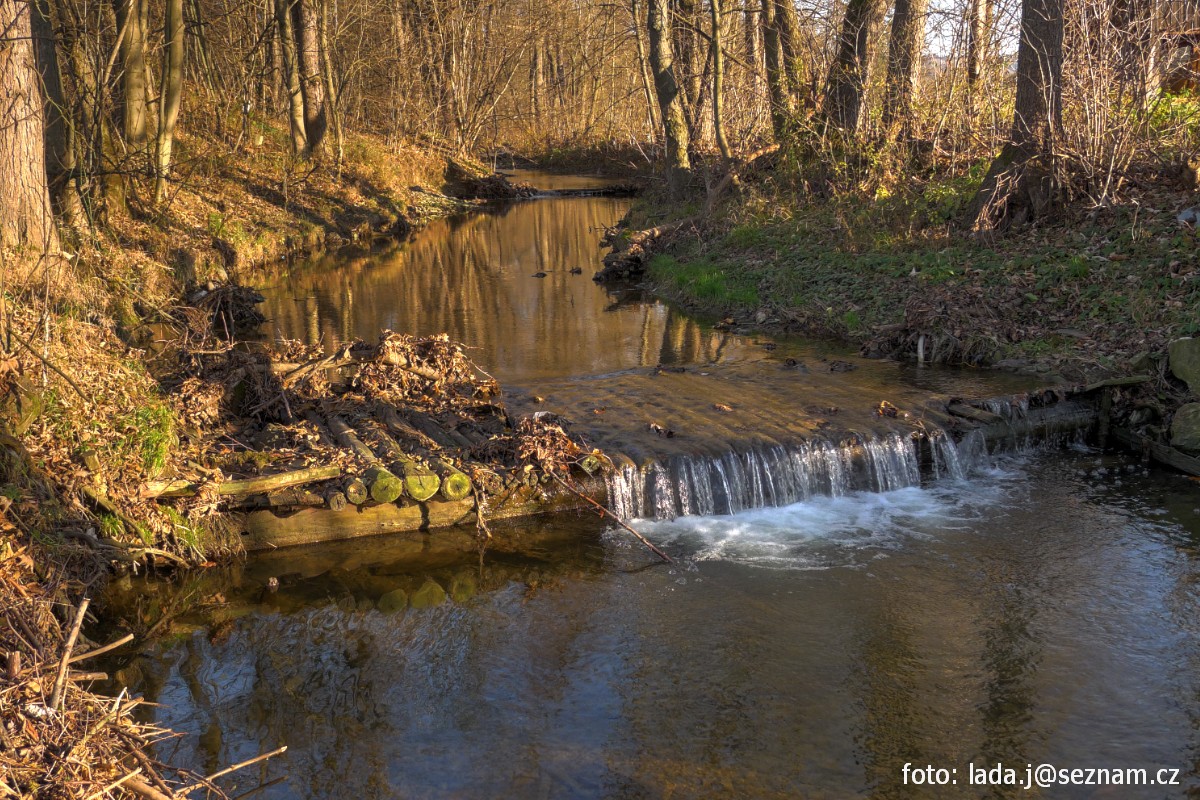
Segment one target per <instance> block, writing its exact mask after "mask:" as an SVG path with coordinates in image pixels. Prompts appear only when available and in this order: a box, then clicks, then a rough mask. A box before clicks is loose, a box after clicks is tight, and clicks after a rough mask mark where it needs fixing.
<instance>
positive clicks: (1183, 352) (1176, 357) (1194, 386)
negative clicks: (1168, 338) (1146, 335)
mask: <svg viewBox="0 0 1200 800" xmlns="http://www.w3.org/2000/svg"><path fill="white" fill-rule="evenodd" d="M1168 352H1169V355H1170V364H1171V374H1172V375H1174V376H1175V377H1176V378H1179V380H1181V381H1183V382H1184V383H1186V384H1187V385H1188V388H1189V389H1191V390H1192V394H1200V339H1176V340H1175V341H1173V342H1171V347H1170V350H1169V351H1168Z"/></svg>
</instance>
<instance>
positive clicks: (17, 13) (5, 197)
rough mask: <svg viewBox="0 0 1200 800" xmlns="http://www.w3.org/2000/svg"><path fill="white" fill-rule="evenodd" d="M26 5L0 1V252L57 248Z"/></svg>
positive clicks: (19, 1)
mask: <svg viewBox="0 0 1200 800" xmlns="http://www.w3.org/2000/svg"><path fill="white" fill-rule="evenodd" d="M30 11H31V4H30V3H29V2H26V0H0V247H15V248H20V249H23V250H33V251H34V252H42V251H44V250H51V249H57V243H58V238H57V232H56V230H55V226H54V216H53V212H52V211H51V209H50V190H49V186H48V185H47V182H46V158H45V139H44V137H45V121H44V118H43V106H44V100H43V97H42V92H41V87H40V83H41V82H40V80H39V77H38V69H37V61H36V59H35V56H34V48H33V38H32V31H31V23H30Z"/></svg>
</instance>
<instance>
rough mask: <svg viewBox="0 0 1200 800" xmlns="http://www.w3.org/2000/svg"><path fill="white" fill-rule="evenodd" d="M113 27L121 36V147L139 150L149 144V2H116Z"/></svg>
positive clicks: (119, 0)
mask: <svg viewBox="0 0 1200 800" xmlns="http://www.w3.org/2000/svg"><path fill="white" fill-rule="evenodd" d="M116 10H117V27H118V29H123V30H124V31H125V35H124V36H122V37H121V47H120V55H121V69H122V73H121V89H122V97H121V102H122V108H123V126H122V133H123V134H124V136H125V144H126V146H127V147H128V148H129V149H130V150H135V151H140V150H142V149H144V148H145V147H146V143H147V142H148V141H149V133H148V126H147V121H146V118H147V105H148V104H147V98H146V67H147V65H146V28H147V27H148V25H149V0H116Z"/></svg>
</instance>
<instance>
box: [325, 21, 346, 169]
mask: <svg viewBox="0 0 1200 800" xmlns="http://www.w3.org/2000/svg"><path fill="white" fill-rule="evenodd" d="M318 2H320V3H321V14H320V17H319V20H320V22H319V26H320V27H319V30H318V33H319V34H320V39H319V41H320V45H321V74H322V75H323V76H324V77H325V98H326V107H327V109H328V111H327V114H328V116H329V121H330V124H331V126H332V127H333V146H334V149H335V151H336V152H335V154H334V157H335V159H336V163H337V167H338V171H339V173H338V174H341V168H342V159H343V158H344V157H345V151H346V144H345V140H344V139H343V135H342V114H341V108H340V106H339V103H338V82H337V79H336V77H335V76H336V75H337V70H336V68H335V66H334V62H333V49H332V48H331V47H330V46H329V3H330V0H318ZM336 22H337V20H336V19H335V20H334V23H335V24H336Z"/></svg>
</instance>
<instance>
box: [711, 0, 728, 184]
mask: <svg viewBox="0 0 1200 800" xmlns="http://www.w3.org/2000/svg"><path fill="white" fill-rule="evenodd" d="M709 12H710V16H711V19H712V53H713V54H712V60H713V83H712V95H713V97H712V107H713V132H714V134H715V136H716V139H717V147H718V148H719V149H720V151H721V157H722V158H724V159H725V161H726V162H728V161H730V160H731V159H732V158H733V154H732V153H731V152H730V151H729V142H727V141H726V140H725V120H724V119H723V115H724V108H723V106H724V103H725V99H724V98H725V56H724V54H723V53H722V52H721V47H722V41H723V40H722V37H721V0H710V2H709Z"/></svg>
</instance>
